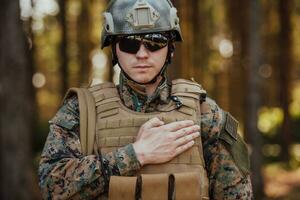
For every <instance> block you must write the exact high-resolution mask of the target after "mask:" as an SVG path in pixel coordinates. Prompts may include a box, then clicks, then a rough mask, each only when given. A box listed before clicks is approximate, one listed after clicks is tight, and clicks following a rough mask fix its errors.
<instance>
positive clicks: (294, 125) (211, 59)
mask: <svg viewBox="0 0 300 200" xmlns="http://www.w3.org/2000/svg"><path fill="white" fill-rule="evenodd" d="M21 2H23V4H22V3H21V5H22V10H21V11H22V19H23V20H24V22H28V21H29V22H30V23H27V24H29V25H28V26H29V28H28V27H27V29H26V30H30V31H31V32H32V33H28V36H29V40H30V41H31V43H32V46H33V53H34V54H33V56H34V65H35V71H36V73H39V76H35V79H34V80H35V81H33V82H34V86H35V87H36V103H37V108H38V113H37V115H38V118H39V120H38V121H37V125H36V130H35V132H34V141H33V150H34V152H35V155H36V158H35V164H36V166H37V161H38V157H39V155H40V152H41V150H42V147H43V145H44V142H45V140H46V136H47V133H48V120H49V119H51V118H52V117H53V116H54V114H55V112H56V111H57V109H58V108H59V106H60V105H61V103H62V99H63V96H62V95H61V93H60V89H61V87H62V86H61V81H62V79H64V77H62V74H61V73H60V72H61V62H62V61H61V55H60V48H61V43H62V32H63V31H64V28H65V30H66V31H67V41H66V43H67V46H66V49H67V58H65V59H67V66H63V67H66V69H67V72H68V74H69V78H68V80H67V82H68V86H69V87H74V86H76V87H77V86H81V85H87V84H88V83H94V84H95V83H100V82H104V81H108V80H111V79H112V77H113V76H114V75H115V74H114V70H113V69H112V66H111V63H110V56H111V55H110V51H109V49H108V50H107V49H106V50H101V49H100V47H99V46H100V38H101V28H102V16H101V13H102V12H103V10H104V9H105V7H106V4H107V1H105V0H101V1H96V0H88V1H86V0H68V1H66V5H67V6H66V16H65V17H66V21H67V24H66V27H62V25H61V22H60V20H59V18H58V14H59V13H60V12H61V10H60V8H59V3H58V1H56V0H36V1H33V4H32V5H30V2H31V1H30V0H21ZM188 2H189V3H187V2H186V1H184V2H183V1H174V3H175V5H177V4H178V10H179V16H180V17H181V24H182V31H183V35H184V39H185V41H184V43H183V44H178V45H177V46H176V49H177V52H176V54H175V58H174V63H173V64H172V66H171V68H170V70H169V72H170V75H171V77H184V78H190V77H193V78H194V79H195V80H197V81H199V82H201V83H202V84H203V86H204V88H205V89H206V90H207V91H208V93H209V94H210V96H212V97H213V98H214V99H216V100H217V102H218V103H219V104H220V106H221V107H222V108H224V109H225V110H229V111H230V112H232V113H233V114H234V116H236V117H237V118H238V120H239V121H240V124H241V126H240V129H239V130H241V132H242V133H243V129H242V128H243V127H244V125H245V116H246V115H247V113H245V108H246V106H247V105H245V98H247V91H246V90H245V88H244V85H243V84H244V81H245V74H244V73H245V71H246V69H247V67H246V64H245V62H246V60H247V58H243V57H242V54H243V51H242V50H243V48H244V47H243V43H242V40H241V38H238V37H237V32H240V33H243V32H244V31H245V30H232V26H231V25H230V24H229V21H230V20H231V21H233V22H234V23H235V22H236V20H237V19H235V21H234V19H229V17H228V7H229V5H230V1H226V0H203V1H201V3H199V2H198V3H197V4H195V3H191V2H197V1H188ZM278 2H279V1H278V0H276V1H269V0H262V1H261V6H262V13H263V19H262V21H261V25H262V26H261V30H260V33H261V38H262V46H263V52H262V58H263V59H262V60H263V62H262V63H261V66H260V69H259V71H258V72H257V74H258V75H259V77H260V78H261V79H262V89H261V92H260V95H261V98H262V103H261V106H260V109H259V112H258V116H259V118H258V122H257V126H258V128H259V131H260V132H261V134H262V137H263V147H262V152H263V156H264V162H265V163H266V164H268V165H267V166H271V165H272V164H273V163H275V162H280V161H281V158H280V153H281V144H282V135H281V126H282V123H283V120H284V114H283V109H282V107H281V105H280V102H279V99H280V95H279V87H280V80H279V67H285V66H278V58H280V56H281V55H280V54H279V52H280V51H279V45H278V37H279V36H278V35H279V32H280V29H281V25H280V23H279V20H278V19H279V13H278V5H279V4H278ZM195 5H197V7H196V8H195ZM193 6H194V7H193ZM241 9H242V8H241ZM240 12H242V13H243V10H242V11H240ZM195 16H196V18H195ZM234 17H235V16H234V15H233V18H234ZM235 18H236V17H235ZM240 20H241V19H240ZM241 21H242V20H241ZM241 21H239V23H241ZM291 22H292V33H291V34H292V58H293V64H292V69H291V70H292V71H291V76H290V79H289V80H290V82H291V88H287V89H288V90H290V91H291V99H290V104H289V112H290V116H291V117H292V121H291V126H290V130H291V139H292V140H291V141H292V143H291V144H290V147H289V150H290V153H291V159H290V161H289V163H288V164H289V167H291V168H293V169H295V168H297V167H299V166H300V146H299V145H300V134H299V133H300V37H299V35H300V0H295V1H294V6H293V7H292V11H291ZM238 25H240V27H241V28H243V27H244V26H242V25H243V24H238ZM30 31H29V32H30ZM241 37H242V36H241ZM86 44H87V46H85V45H86ZM83 55H84V57H83ZM186 65H188V66H187V67H182V66H186ZM115 71H118V70H117V69H116V70H115ZM270 164H271V165H270ZM280 170H281V168H280ZM280 170H279V169H278V168H276V170H273V168H272V167H267V168H266V171H267V172H268V173H267V174H269V175H270V176H269V175H268V177H267V182H268V181H269V179H270V180H271V179H272V174H273V173H274V174H276V173H279V172H280V173H281V171H280ZM275 171H276V172H275ZM297 173H299V172H297ZM298 175H299V174H298ZM272 180H273V179H272ZM269 182H272V181H269ZM266 191H267V193H268V194H271V193H272V191H270V190H269V189H268V188H267V189H266ZM286 191H288V190H286ZM275 196H276V195H275Z"/></svg>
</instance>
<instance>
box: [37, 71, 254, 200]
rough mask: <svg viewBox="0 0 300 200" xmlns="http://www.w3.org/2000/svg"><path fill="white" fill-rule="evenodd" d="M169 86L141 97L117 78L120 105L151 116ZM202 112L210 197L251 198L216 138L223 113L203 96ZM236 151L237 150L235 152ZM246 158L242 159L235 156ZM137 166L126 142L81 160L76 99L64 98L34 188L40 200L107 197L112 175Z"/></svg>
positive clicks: (128, 173) (133, 171) (164, 83)
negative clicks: (205, 108) (114, 149)
mask: <svg viewBox="0 0 300 200" xmlns="http://www.w3.org/2000/svg"><path fill="white" fill-rule="evenodd" d="M170 89H171V85H170V84H168V82H167V80H163V81H162V82H161V84H160V86H159V87H158V88H157V90H156V91H155V93H154V95H152V96H151V97H147V96H146V95H145V93H144V91H143V88H141V87H138V88H137V87H135V85H134V84H132V83H131V82H130V81H128V80H127V79H126V78H125V77H124V76H121V81H120V85H119V86H118V90H119V93H120V96H121V98H122V100H123V103H124V104H125V105H126V106H127V107H128V108H130V109H132V110H135V111H138V112H153V111H155V110H156V108H157V107H159V105H161V104H166V103H168V101H169V98H168V97H169V94H170ZM206 101H207V105H208V107H209V108H208V109H207V111H206V112H205V113H202V116H201V134H202V135H201V137H202V141H203V144H204V158H205V162H206V170H207V172H208V178H209V193H210V198H211V199H253V194H252V187H251V181H250V176H249V173H248V172H247V171H246V173H245V170H241V168H240V167H239V163H237V162H236V160H235V159H233V156H232V153H230V146H229V148H228V144H227V143H226V141H225V140H223V139H221V138H219V137H218V136H219V135H220V134H219V133H220V132H221V130H222V129H223V127H224V123H225V120H224V118H225V117H224V116H225V112H224V111H223V110H222V109H220V108H219V107H218V105H217V104H216V103H215V102H214V101H213V100H211V99H209V98H207V100H206ZM238 153H239V152H238ZM241 156H244V157H247V155H241ZM140 168H141V166H140V164H139V161H138V160H137V157H136V154H135V151H134V149H133V146H132V145H131V144H129V145H127V146H125V147H123V148H120V149H118V150H116V151H115V152H111V153H107V154H104V155H102V156H101V157H98V156H86V157H84V156H83V154H82V152H81V145H80V141H79V109H78V99H77V97H75V96H73V97H71V98H69V99H67V100H66V101H65V102H64V104H63V106H62V107H61V108H60V110H59V111H58V112H57V114H56V115H55V117H54V118H53V119H52V120H51V121H50V133H49V135H48V138H47V141H46V144H45V147H44V150H43V153H42V157H41V161H40V166H39V184H40V187H41V189H42V194H43V197H44V199H68V198H71V199H94V198H97V196H99V194H101V193H107V191H108V185H109V179H110V176H112V175H117V176H131V175H135V174H136V172H137V171H139V169H140Z"/></svg>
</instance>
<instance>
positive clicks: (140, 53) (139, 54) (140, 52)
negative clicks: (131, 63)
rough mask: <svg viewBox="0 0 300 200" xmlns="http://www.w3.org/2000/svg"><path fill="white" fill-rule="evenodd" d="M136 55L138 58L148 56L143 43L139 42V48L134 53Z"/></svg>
mask: <svg viewBox="0 0 300 200" xmlns="http://www.w3.org/2000/svg"><path fill="white" fill-rule="evenodd" d="M136 57H137V58H139V59H145V58H148V57H149V51H148V49H147V48H146V47H145V45H144V44H141V46H140V49H139V50H138V52H137V53H136Z"/></svg>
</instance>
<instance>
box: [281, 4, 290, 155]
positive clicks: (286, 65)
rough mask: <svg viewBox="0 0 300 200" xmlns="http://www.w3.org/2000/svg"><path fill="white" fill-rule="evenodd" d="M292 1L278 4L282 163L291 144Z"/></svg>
mask: <svg viewBox="0 0 300 200" xmlns="http://www.w3.org/2000/svg"><path fill="white" fill-rule="evenodd" d="M291 8H292V0H280V1H279V4H278V10H279V16H280V17H279V21H280V25H281V29H280V33H279V38H278V39H279V55H278V64H279V66H278V68H279V82H280V84H279V95H280V96H279V99H280V106H281V108H282V109H283V113H284V120H283V124H282V127H281V135H282V145H281V147H282V158H283V160H284V161H288V160H289V146H290V144H291V141H292V139H291V127H290V121H291V118H290V114H289V104H290V98H291V94H290V88H291V84H290V78H291V68H292V65H293V60H292V37H291V35H292V25H291V10H292V9H291Z"/></svg>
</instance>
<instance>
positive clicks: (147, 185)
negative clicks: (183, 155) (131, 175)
mask: <svg viewBox="0 0 300 200" xmlns="http://www.w3.org/2000/svg"><path fill="white" fill-rule="evenodd" d="M141 178H142V180H141V181H142V191H141V192H142V195H141V196H142V200H168V190H169V174H142V175H141Z"/></svg>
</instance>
